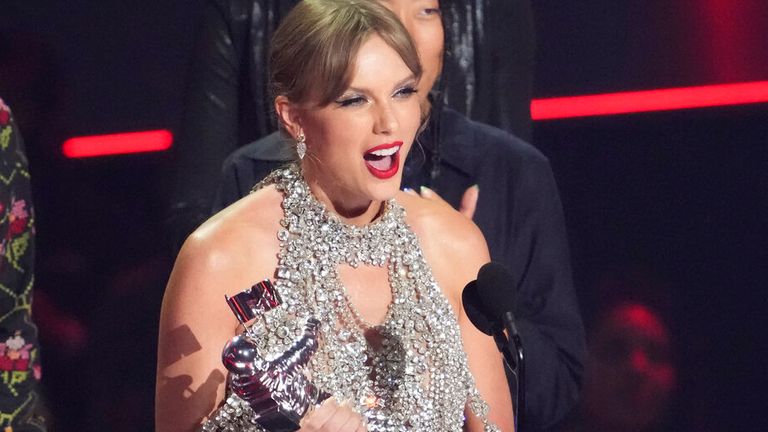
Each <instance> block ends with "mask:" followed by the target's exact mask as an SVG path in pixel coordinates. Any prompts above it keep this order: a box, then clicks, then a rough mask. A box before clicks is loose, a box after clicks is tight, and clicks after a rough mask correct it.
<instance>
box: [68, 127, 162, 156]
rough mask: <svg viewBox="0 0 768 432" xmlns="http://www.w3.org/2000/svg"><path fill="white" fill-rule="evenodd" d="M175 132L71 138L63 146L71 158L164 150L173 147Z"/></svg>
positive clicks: (128, 133) (146, 132)
mask: <svg viewBox="0 0 768 432" xmlns="http://www.w3.org/2000/svg"><path fill="white" fill-rule="evenodd" d="M172 144H173V134H172V133H171V132H170V131H167V130H152V131H144V132H127V133H116V134H109V135H93V136H85V137H77V138H70V139H68V140H66V141H64V144H63V145H62V147H61V150H62V152H63V153H64V156H66V157H68V158H70V159H76V158H87V157H96V156H112V155H122V154H131V153H146V152H157V151H164V150H168V149H169V148H171V145H172Z"/></svg>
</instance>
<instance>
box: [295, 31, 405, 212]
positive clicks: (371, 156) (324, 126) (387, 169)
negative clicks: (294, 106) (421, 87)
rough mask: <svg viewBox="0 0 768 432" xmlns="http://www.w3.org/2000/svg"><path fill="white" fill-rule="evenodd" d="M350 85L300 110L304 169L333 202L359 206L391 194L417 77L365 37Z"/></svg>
mask: <svg viewBox="0 0 768 432" xmlns="http://www.w3.org/2000/svg"><path fill="white" fill-rule="evenodd" d="M352 66H353V75H352V80H351V82H350V86H349V88H348V89H347V90H346V91H345V92H344V93H343V94H342V95H341V96H340V97H338V98H337V99H336V100H335V101H333V102H331V103H330V104H329V105H326V106H324V107H316V106H315V107H310V108H303V109H301V111H300V120H299V122H300V126H301V128H302V129H303V132H304V134H305V135H306V142H307V156H305V158H304V160H303V167H304V172H305V175H306V176H307V179H308V180H309V181H310V184H315V185H317V186H319V187H320V188H321V189H322V193H323V194H325V195H326V196H327V197H328V199H330V200H331V201H332V202H333V204H334V205H335V206H337V207H338V205H341V206H342V207H344V208H346V209H353V208H358V207H364V206H367V205H369V204H370V201H371V200H376V201H383V200H386V199H389V198H392V197H393V196H394V195H395V193H396V192H397V191H398V189H399V188H400V180H401V178H402V169H403V164H404V163H405V157H406V155H407V154H408V151H409V150H410V148H411V144H412V143H413V140H414V137H415V136H416V132H417V131H418V129H419V124H420V109H419V98H418V97H417V96H416V87H417V85H418V81H417V80H416V78H415V77H414V75H413V72H412V71H411V70H410V69H408V67H407V66H406V65H405V63H404V62H403V60H402V59H401V58H400V56H399V55H398V54H397V52H396V51H394V50H393V49H392V48H391V47H389V45H387V44H386V43H385V42H384V41H383V40H382V39H381V38H380V37H379V36H377V35H373V36H371V37H370V38H369V39H368V40H367V41H365V42H364V43H363V44H362V45H361V47H360V50H359V52H358V54H357V57H356V59H355V61H354V63H353V65H352Z"/></svg>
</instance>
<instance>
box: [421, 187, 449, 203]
mask: <svg viewBox="0 0 768 432" xmlns="http://www.w3.org/2000/svg"><path fill="white" fill-rule="evenodd" d="M419 193H420V194H421V197H422V198H424V199H427V200H430V201H432V202H436V203H439V204H442V205H447V206H448V207H450V206H451V205H450V204H448V201H446V200H444V199H443V198H442V197H441V196H440V195H438V194H437V192H435V191H433V190H432V189H430V188H428V187H426V186H421V187H420V188H419Z"/></svg>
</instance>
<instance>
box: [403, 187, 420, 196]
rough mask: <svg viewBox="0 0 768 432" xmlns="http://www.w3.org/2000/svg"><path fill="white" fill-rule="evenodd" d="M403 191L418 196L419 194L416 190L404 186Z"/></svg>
mask: <svg viewBox="0 0 768 432" xmlns="http://www.w3.org/2000/svg"><path fill="white" fill-rule="evenodd" d="M403 192H405V193H407V194H408V195H413V196H419V194H417V193H416V191H415V190H413V189H411V188H404V189H403Z"/></svg>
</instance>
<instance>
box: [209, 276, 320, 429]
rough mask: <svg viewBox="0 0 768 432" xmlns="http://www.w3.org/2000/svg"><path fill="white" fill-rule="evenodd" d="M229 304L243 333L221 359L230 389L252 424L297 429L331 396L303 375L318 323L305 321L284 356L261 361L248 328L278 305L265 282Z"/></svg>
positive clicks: (231, 342)
mask: <svg viewBox="0 0 768 432" xmlns="http://www.w3.org/2000/svg"><path fill="white" fill-rule="evenodd" d="M225 297H226V300H227V304H229V307H230V308H232V312H233V313H234V314H235V316H236V317H237V319H238V321H240V323H241V324H243V326H244V327H245V328H246V331H245V332H243V333H242V334H240V335H239V336H235V337H234V338H232V340H231V341H229V342H227V345H226V346H225V347H224V351H223V352H222V354H221V357H222V361H223V362H224V366H225V367H226V368H227V370H229V372H230V385H231V387H232V390H233V391H234V392H235V394H237V395H238V396H239V397H240V398H241V399H243V400H245V401H246V402H248V403H249V405H250V406H251V408H253V411H254V412H255V413H256V415H257V418H256V422H258V423H259V425H261V426H262V427H263V428H265V429H267V430H268V431H270V432H290V431H295V430H297V429H299V428H300V426H299V422H300V421H301V419H302V417H304V415H305V414H307V412H308V411H309V410H310V408H311V407H312V406H314V405H315V404H317V403H319V402H321V401H322V400H325V399H327V398H328V397H329V395H328V394H327V393H325V392H322V391H320V390H318V389H317V388H316V387H315V386H314V385H313V384H312V383H311V382H310V381H309V380H308V379H307V378H306V377H305V376H304V374H303V373H302V371H301V369H302V367H303V366H304V365H306V364H307V362H308V361H309V359H310V357H311V356H312V354H314V353H315V351H316V350H317V346H318V341H317V338H318V327H319V325H320V322H319V321H318V320H317V319H315V318H309V319H308V320H307V324H306V325H305V326H304V334H303V335H302V336H301V337H299V338H298V339H297V340H296V341H294V343H293V345H291V347H290V348H288V349H287V350H286V351H285V352H284V353H283V354H281V355H279V356H278V357H277V358H275V359H274V360H271V361H267V360H265V359H264V358H263V357H262V356H261V355H259V351H258V349H257V347H256V342H255V341H254V340H253V339H252V338H251V337H250V336H249V332H248V327H247V325H246V323H247V322H248V321H250V320H252V319H254V318H256V317H257V316H261V315H262V314H264V313H266V312H267V311H269V310H271V309H274V308H275V307H277V306H279V305H280V304H281V303H282V299H281V298H280V295H279V294H278V293H277V291H276V290H275V288H274V286H273V285H272V283H271V282H270V281H269V279H265V280H264V281H262V282H259V283H257V284H256V285H254V286H253V287H251V288H250V289H248V290H245V291H243V292H241V293H240V294H237V295H235V296H233V297H228V296H225Z"/></svg>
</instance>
